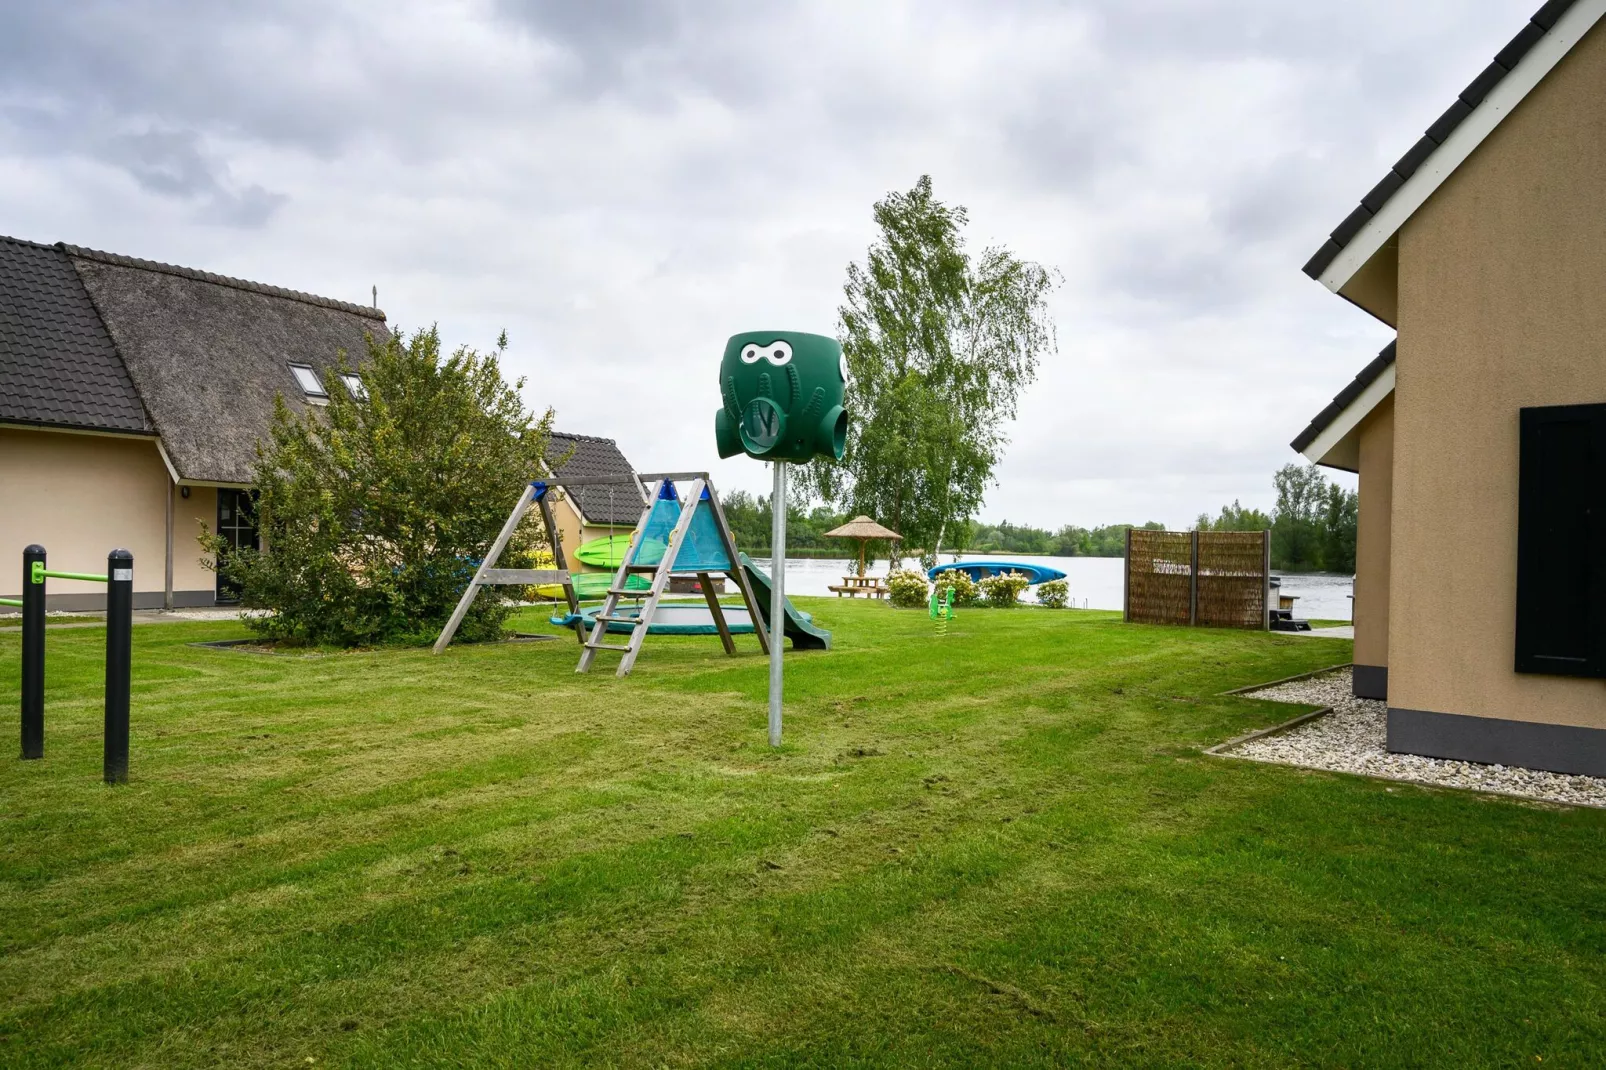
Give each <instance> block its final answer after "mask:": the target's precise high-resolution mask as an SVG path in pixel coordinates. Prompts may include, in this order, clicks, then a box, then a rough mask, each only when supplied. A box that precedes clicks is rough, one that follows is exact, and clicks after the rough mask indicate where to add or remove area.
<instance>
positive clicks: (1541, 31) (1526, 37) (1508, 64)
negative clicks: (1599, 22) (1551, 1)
mask: <svg viewBox="0 0 1606 1070" xmlns="http://www.w3.org/2000/svg"><path fill="white" fill-rule="evenodd" d="M1569 6H1570V5H1569ZM1558 17H1560V14H1559V12H1558ZM1554 25H1555V22H1554V21H1552V22H1551V26H1554ZM1548 32H1549V27H1547V26H1541V25H1539V24H1538V23H1537V22H1532V21H1530V22H1528V23H1527V24H1526V25H1525V26H1523V28H1522V29H1520V30H1518V31H1517V36H1515V37H1513V38H1512V39H1511V40H1510V41H1509V42H1507V44H1506V47H1505V48H1502V49H1501V50H1500V51H1499V52H1496V53H1495V56H1494V61H1495V62H1496V63H1498V64H1500V66H1502V67H1504V68H1505V69H1506V70H1508V71H1509V70H1511V69H1512V68H1514V67H1516V65H1517V64H1518V63H1521V62H1522V57H1524V56H1526V55H1527V54H1528V52H1529V50H1530V49H1532V48H1533V46H1534V45H1536V44H1538V43H1539V39H1540V38H1541V37H1543V36H1544V35H1545V34H1546V33H1548Z"/></svg>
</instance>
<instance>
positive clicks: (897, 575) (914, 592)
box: [887, 568, 931, 609]
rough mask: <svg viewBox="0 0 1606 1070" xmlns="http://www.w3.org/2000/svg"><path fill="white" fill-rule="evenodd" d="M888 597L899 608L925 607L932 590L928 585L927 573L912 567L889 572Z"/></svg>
mask: <svg viewBox="0 0 1606 1070" xmlns="http://www.w3.org/2000/svg"><path fill="white" fill-rule="evenodd" d="M887 591H888V597H889V598H891V599H892V604H893V605H895V606H897V607H898V608H899V609H924V608H926V599H928V598H929V597H930V596H931V590H930V588H929V587H928V586H927V585H926V574H925V573H923V572H919V571H917V570H915V569H912V568H900V569H899V570H898V571H896V572H890V573H888V574H887Z"/></svg>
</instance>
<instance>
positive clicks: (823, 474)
mask: <svg viewBox="0 0 1606 1070" xmlns="http://www.w3.org/2000/svg"><path fill="white" fill-rule="evenodd" d="M875 221H876V225H877V227H878V228H879V230H880V233H879V235H878V237H877V238H876V241H875V242H874V243H873V244H872V245H871V246H870V249H869V252H868V254H867V255H866V257H865V261H864V263H863V264H858V263H854V264H850V265H849V266H848V278H847V282H846V284H845V285H844V287H843V293H844V298H845V300H844V302H843V304H842V306H841V308H840V309H839V310H838V317H839V321H838V327H837V334H838V337H839V339H840V340H841V342H842V349H843V353H844V356H845V358H846V360H847V365H848V374H849V378H848V390H847V396H848V401H847V407H848V411H849V413H850V414H852V417H853V420H854V423H853V426H852V427H851V428H850V431H849V435H848V447H847V452H846V454H845V455H844V456H843V458H842V460H841V461H839V462H828V461H823V460H817V461H815V462H814V463H813V464H812V465H810V467H809V472H810V485H811V490H813V491H814V492H815V493H818V494H819V495H820V496H822V497H823V498H825V499H826V500H827V501H829V502H832V503H834V504H836V505H838V506H839V507H840V508H842V509H843V510H844V511H845V512H846V513H847V514H848V515H856V514H859V513H864V514H867V515H869V516H873V517H875V518H876V519H878V520H880V521H881V522H882V523H884V524H886V525H887V526H888V527H891V528H892V529H893V530H895V531H897V532H899V533H900V534H902V535H903V536H904V544H905V545H920V546H927V545H929V546H930V547H931V552H932V553H933V554H935V553H936V552H938V551H939V550H940V549H941V547H942V543H943V540H944V538H945V537H946V536H947V535H948V533H949V532H950V531H951V530H952V529H953V528H954V526H955V525H959V524H964V523H965V522H967V521H969V520H970V518H971V517H973V516H974V515H975V513H976V511H977V509H978V508H979V507H980V506H981V503H982V498H983V495H984V493H985V492H986V488H987V487H988V485H990V484H991V483H992V482H993V470H994V468H995V467H996V466H997V464H998V461H999V459H1000V458H1001V457H1002V456H1003V450H1004V447H1005V446H1006V445H1007V444H1008V441H1009V440H1008V436H1007V435H1006V433H1005V429H1006V427H1007V425H1008V423H1009V422H1010V421H1011V420H1013V419H1014V417H1015V414H1016V408H1017V405H1018V402H1019V399H1020V395H1021V392H1022V391H1023V390H1024V389H1025V388H1026V387H1027V386H1029V385H1030V384H1031V383H1032V381H1033V380H1034V379H1035V378H1036V375H1037V365H1038V362H1039V360H1041V359H1042V358H1043V357H1045V356H1048V355H1051V354H1052V353H1054V352H1056V349H1057V343H1056V338H1055V331H1054V324H1053V322H1052V320H1051V319H1050V317H1049V314H1048V307H1047V298H1048V294H1049V292H1050V291H1051V290H1052V289H1053V287H1054V285H1055V283H1056V281H1057V276H1056V275H1055V274H1054V273H1053V272H1050V271H1049V270H1048V269H1046V268H1044V267H1043V266H1042V265H1040V264H1036V263H1032V262H1030V261H1024V260H1021V259H1019V258H1018V257H1016V256H1015V255H1014V254H1013V253H1011V252H1010V251H1009V250H1007V249H1004V248H1000V247H989V248H986V249H984V250H982V252H981V253H980V255H978V256H976V257H975V258H972V257H971V256H970V254H969V253H968V252H967V251H966V249H965V240H964V228H965V225H966V223H967V222H968V215H967V213H966V211H965V209H964V208H963V207H961V206H958V205H955V206H949V205H945V204H943V203H942V202H941V201H939V200H937V199H936V198H935V197H934V196H933V195H932V191H931V177H930V176H929V175H923V176H921V178H920V181H918V182H917V183H915V186H914V188H913V189H911V190H910V191H909V192H907V193H891V194H888V195H887V197H886V198H885V199H884V200H882V201H879V202H877V204H876V205H875Z"/></svg>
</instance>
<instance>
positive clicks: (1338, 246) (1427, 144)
mask: <svg viewBox="0 0 1606 1070" xmlns="http://www.w3.org/2000/svg"><path fill="white" fill-rule="evenodd" d="M1576 2H1577V0H1546V3H1545V5H1544V6H1543V7H1541V8H1540V9H1539V10H1538V11H1536V12H1534V14H1533V17H1531V18H1530V19H1529V20H1528V21H1527V22H1526V23H1524V24H1523V27H1522V29H1521V30H1518V31H1517V35H1516V36H1515V37H1513V38H1512V39H1511V40H1510V41H1509V42H1507V44H1506V46H1505V47H1504V48H1502V49H1501V50H1500V51H1499V52H1498V53H1496V54H1495V58H1494V61H1493V62H1492V63H1490V64H1489V65H1488V66H1487V67H1485V68H1484V69H1483V71H1482V72H1481V73H1480V74H1479V75H1478V76H1477V77H1476V78H1474V79H1473V80H1472V83H1471V84H1470V85H1468V86H1467V87H1466V88H1465V89H1463V90H1462V91H1461V95H1460V96H1458V97H1457V98H1456V99H1455V102H1454V103H1453V104H1451V105H1450V107H1449V108H1448V109H1447V110H1446V111H1445V113H1444V114H1443V115H1441V116H1439V118H1438V119H1436V120H1435V121H1434V123H1433V125H1432V126H1430V127H1428V129H1427V133H1425V134H1424V135H1422V137H1421V138H1419V139H1418V140H1417V142H1416V144H1415V145H1412V146H1411V148H1410V150H1409V151H1407V152H1406V154H1405V155H1404V156H1401V157H1400V159H1399V161H1398V162H1397V163H1395V165H1394V167H1393V168H1392V169H1391V170H1390V171H1389V173H1388V174H1386V175H1384V176H1383V180H1382V181H1381V182H1379V183H1378V184H1377V185H1376V186H1374V187H1372V191H1371V192H1370V193H1368V194H1367V195H1366V197H1365V199H1363V200H1362V201H1361V203H1360V205H1358V206H1357V207H1356V208H1355V210H1354V211H1352V212H1351V213H1350V214H1349V215H1347V216H1345V217H1344V221H1343V222H1342V223H1340V224H1339V225H1338V226H1337V227H1336V228H1334V230H1333V232H1332V234H1330V235H1329V236H1328V238H1327V241H1325V242H1323V243H1322V247H1321V248H1320V249H1318V250H1316V253H1315V255H1313V256H1312V257H1311V258H1310V259H1309V260H1308V261H1306V262H1305V269H1304V270H1305V274H1306V275H1309V276H1310V277H1311V278H1313V279H1319V278H1321V275H1322V272H1324V271H1326V270H1327V266H1328V265H1329V264H1331V263H1332V262H1333V261H1334V260H1335V259H1337V257H1338V254H1339V253H1341V252H1343V251H1344V247H1345V246H1346V245H1348V244H1349V243H1350V242H1351V240H1353V239H1354V237H1355V235H1356V234H1359V233H1360V230H1361V228H1362V227H1364V226H1365V225H1366V224H1367V223H1368V222H1370V221H1371V219H1372V217H1373V216H1375V215H1376V214H1377V213H1378V212H1379V211H1380V210H1381V209H1382V207H1383V205H1384V204H1386V203H1387V202H1388V199H1389V198H1390V197H1392V196H1394V194H1395V193H1396V192H1397V191H1398V190H1399V188H1400V187H1401V186H1403V185H1405V180H1406V179H1408V178H1410V177H1411V176H1412V175H1413V174H1415V173H1416V170H1417V168H1419V167H1421V166H1422V164H1423V162H1424V161H1425V160H1426V159H1427V158H1428V156H1430V155H1431V154H1432V153H1433V150H1434V149H1437V148H1438V147H1439V146H1440V145H1442V144H1444V141H1445V139H1446V138H1448V137H1449V136H1450V134H1451V133H1453V132H1454V131H1455V128H1456V127H1458V126H1460V125H1461V123H1462V122H1463V121H1464V120H1465V119H1466V118H1467V116H1469V115H1471V114H1472V109H1473V108H1476V107H1477V106H1478V105H1479V104H1481V103H1482V102H1483V98H1484V97H1486V96H1488V95H1489V93H1490V91H1491V90H1493V89H1494V87H1495V86H1497V85H1499V84H1500V81H1501V79H1503V78H1505V76H1506V75H1507V74H1510V73H1511V71H1512V70H1513V69H1514V68H1515V67H1516V66H1517V63H1518V62H1519V61H1521V59H1522V57H1523V56H1526V55H1527V54H1528V51H1529V50H1530V49H1532V48H1533V46H1534V45H1535V44H1537V43H1538V42H1539V39H1540V38H1541V37H1543V36H1544V35H1545V34H1546V33H1549V32H1550V29H1551V28H1552V27H1553V26H1555V25H1556V21H1557V20H1558V19H1560V18H1561V17H1562V16H1563V15H1565V14H1566V13H1567V9H1568V8H1570V7H1572V6H1573V4H1574V3H1576Z"/></svg>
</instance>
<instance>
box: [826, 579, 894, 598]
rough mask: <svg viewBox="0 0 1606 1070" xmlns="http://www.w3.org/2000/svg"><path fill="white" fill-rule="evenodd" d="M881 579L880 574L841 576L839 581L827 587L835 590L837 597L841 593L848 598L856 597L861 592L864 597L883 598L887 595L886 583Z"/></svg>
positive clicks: (839, 596)
mask: <svg viewBox="0 0 1606 1070" xmlns="http://www.w3.org/2000/svg"><path fill="white" fill-rule="evenodd" d="M881 580H882V577H880V576H843V577H842V582H841V583H838V584H832V585H831V586H830V587H829V588H827V589H828V590H831V591H835V592H836V596H837V597H838V598H841V597H842V596H843V595H847V596H848V597H849V598H857V597H858V596H859V595H861V594H862V595H864V596H865V597H866V598H869V597H870V596H871V595H874V596H875V597H877V598H885V597H886V596H887V585H886V584H884V583H882V582H881Z"/></svg>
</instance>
